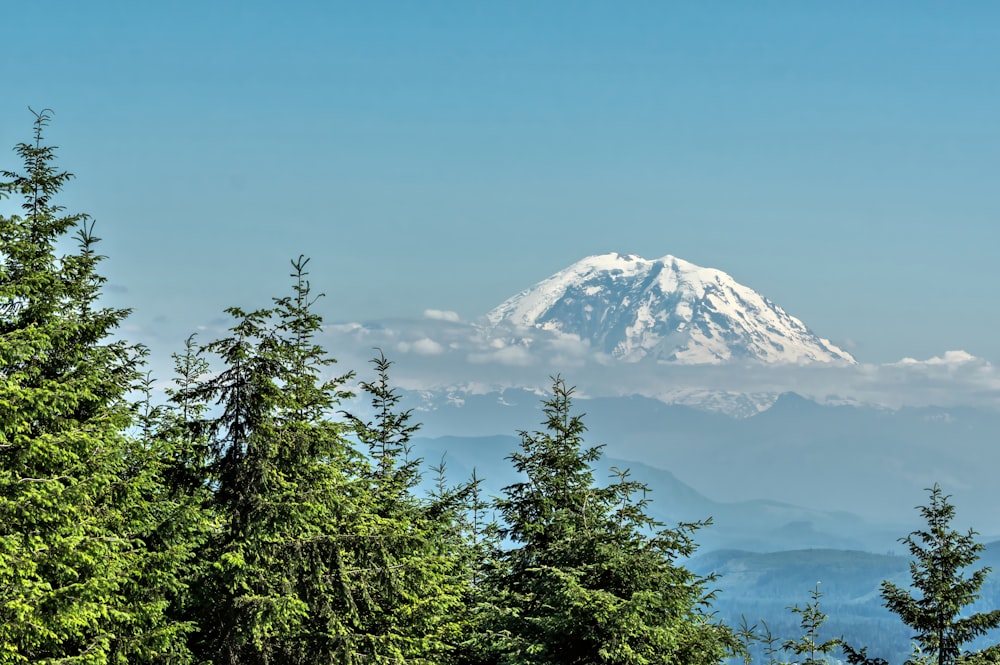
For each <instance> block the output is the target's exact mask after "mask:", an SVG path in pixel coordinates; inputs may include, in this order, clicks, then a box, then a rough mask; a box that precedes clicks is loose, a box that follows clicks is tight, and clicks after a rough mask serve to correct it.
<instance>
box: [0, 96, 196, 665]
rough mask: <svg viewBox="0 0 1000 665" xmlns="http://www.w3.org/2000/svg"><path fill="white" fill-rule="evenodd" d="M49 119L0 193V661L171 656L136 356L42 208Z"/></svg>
mask: <svg viewBox="0 0 1000 665" xmlns="http://www.w3.org/2000/svg"><path fill="white" fill-rule="evenodd" d="M49 119H50V115H49V112H47V111H43V112H41V113H37V114H35V132H34V140H33V141H32V142H31V143H22V144H19V145H18V146H17V148H16V152H17V154H18V155H19V157H20V158H21V160H22V161H23V165H24V166H23V169H24V170H23V172H21V173H18V172H13V171H4V172H3V173H2V176H3V177H4V178H6V179H7V181H6V182H4V183H2V184H0V192H3V193H4V194H8V195H15V196H20V197H21V198H22V200H23V202H22V204H21V210H22V214H21V215H13V216H10V217H2V216H0V662H8V663H18V662H31V663H55V662H59V663H103V662H108V661H109V660H111V661H115V662H143V661H146V660H150V659H152V658H153V656H154V654H169V653H173V654H176V655H177V659H176V660H178V661H182V660H183V658H184V649H183V645H182V638H183V633H184V632H185V628H184V627H183V626H177V625H172V624H171V622H170V621H169V620H167V618H166V616H165V610H166V605H167V601H166V599H165V596H164V593H165V589H166V587H169V586H170V585H172V584H173V581H172V580H170V576H171V574H172V567H173V566H174V565H175V564H176V563H177V561H178V560H180V559H183V554H182V553H178V552H177V551H176V550H175V549H173V548H174V547H175V545H177V544H176V543H172V544H170V545H164V547H163V548H162V549H159V550H156V547H155V546H154V547H149V546H148V545H147V542H146V538H147V537H148V536H149V535H150V534H151V533H153V532H154V531H156V530H157V524H158V522H159V520H161V518H162V515H160V514H158V513H157V508H156V507H155V505H154V504H155V503H156V501H157V500H158V498H159V497H160V491H161V489H162V488H161V486H160V485H159V477H158V471H157V468H156V464H155V463H153V461H152V460H151V458H152V457H155V453H153V452H151V451H150V450H149V449H148V447H147V445H146V444H147V442H146V441H144V440H142V439H132V438H130V437H128V436H126V434H125V432H126V431H127V430H128V429H129V428H130V427H131V426H132V425H133V423H134V416H133V410H132V405H131V404H130V403H129V402H128V400H127V398H126V396H127V393H128V392H129V391H130V389H132V387H133V386H134V385H135V383H136V381H137V379H138V373H137V370H136V368H137V367H138V366H139V364H140V363H141V358H142V351H141V350H140V349H138V348H136V347H134V346H131V345H129V344H128V343H126V342H124V341H121V340H113V339H110V337H109V336H110V335H111V334H112V332H113V331H114V330H115V329H116V328H117V327H118V326H119V325H120V324H121V322H122V321H123V320H124V319H125V317H126V316H127V314H128V312H127V311H126V310H122V309H115V308H110V307H103V306H101V305H100V304H99V298H100V294H101V288H102V285H103V284H104V281H105V280H104V278H103V277H101V276H100V274H99V273H98V272H97V267H98V264H99V263H100V261H101V259H102V257H101V256H100V255H98V254H97V253H96V252H95V248H96V243H97V242H98V240H99V239H98V238H96V237H95V236H94V234H93V224H92V223H91V222H90V220H89V218H88V217H87V216H86V215H82V214H65V212H64V211H63V209H62V208H61V207H60V206H58V205H56V203H55V199H56V196H57V195H58V193H59V191H60V190H61V189H62V187H63V186H64V185H65V184H66V182H67V181H69V180H70V179H71V178H72V176H71V175H70V174H69V173H67V172H65V171H60V170H59V169H57V168H56V167H55V166H54V165H53V160H54V157H55V149H54V148H53V147H50V146H46V145H44V143H43V130H44V129H45V127H46V126H47V125H48V122H49ZM74 229H75V230H76V238H77V249H76V251H75V252H74V253H70V254H65V255H59V254H58V253H57V246H58V245H59V243H60V242H61V241H63V240H64V239H65V237H66V236H67V235H68V234H70V233H71V232H72V231H73V230H74ZM154 569H155V570H154ZM161 575H162V576H165V578H167V581H165V582H164V584H163V585H160V584H153V585H149V584H147V582H149V581H150V579H151V578H152V577H156V576H161ZM164 585H165V586H164Z"/></svg>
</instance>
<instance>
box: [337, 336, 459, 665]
mask: <svg viewBox="0 0 1000 665" xmlns="http://www.w3.org/2000/svg"><path fill="white" fill-rule="evenodd" d="M372 364H373V365H374V366H375V372H376V380H375V381H372V382H362V384H361V389H362V390H363V391H364V393H365V394H367V395H368V396H369V397H370V399H371V405H372V407H373V411H374V414H375V415H374V418H373V419H372V420H371V421H364V420H362V419H360V418H358V417H356V416H353V415H348V419H349V422H350V423H351V424H352V426H353V432H354V435H355V437H357V439H358V440H359V442H360V443H361V445H363V446H364V447H365V448H367V451H368V458H369V460H370V465H371V466H370V467H369V468H368V469H367V470H366V471H365V472H364V474H363V480H364V481H365V482H366V490H365V495H366V496H367V497H369V501H370V503H369V504H368V509H369V510H368V512H367V514H366V515H365V516H364V518H363V527H364V531H363V534H364V535H365V536H366V538H364V539H359V540H357V541H356V543H357V547H356V548H354V549H353V551H352V554H353V557H354V558H353V560H354V561H356V562H358V564H359V568H358V569H357V570H356V571H355V575H354V577H353V581H354V583H355V586H356V588H357V589H358V592H357V593H356V596H355V600H356V603H357V605H358V608H359V634H358V637H357V647H356V648H357V651H358V652H359V656H362V657H364V658H365V662H373V663H424V662H428V663H443V662H447V661H449V660H450V659H451V658H452V657H453V656H454V653H455V646H456V644H457V643H458V642H459V639H460V635H461V608H462V601H463V599H464V596H465V594H466V586H467V580H466V578H465V576H464V574H463V568H462V566H463V564H464V563H466V562H465V561H464V559H463V543H462V541H461V538H462V535H461V532H460V529H459V528H458V520H459V513H460V509H461V505H462V501H463V497H464V494H465V492H466V491H467V490H466V489H465V488H463V487H457V488H449V487H448V486H447V483H446V480H445V473H444V467H443V466H440V467H439V468H438V482H437V488H436V490H434V491H433V492H432V493H431V495H430V496H429V497H424V498H421V497H418V496H417V494H416V487H417V484H418V483H419V481H420V479H421V474H420V471H419V467H420V462H421V460H419V459H414V458H412V457H411V456H410V448H411V442H410V439H411V437H412V435H413V433H414V432H416V431H417V429H418V428H419V425H416V424H411V423H410V418H411V415H412V414H411V412H410V411H408V410H400V408H399V401H400V396H399V393H398V392H397V391H396V389H395V388H394V387H392V385H391V382H390V380H389V368H390V367H391V365H392V363H391V362H390V361H389V360H388V359H386V357H385V355H384V354H383V353H382V352H381V351H380V352H379V355H378V356H376V357H375V358H374V359H373V360H372Z"/></svg>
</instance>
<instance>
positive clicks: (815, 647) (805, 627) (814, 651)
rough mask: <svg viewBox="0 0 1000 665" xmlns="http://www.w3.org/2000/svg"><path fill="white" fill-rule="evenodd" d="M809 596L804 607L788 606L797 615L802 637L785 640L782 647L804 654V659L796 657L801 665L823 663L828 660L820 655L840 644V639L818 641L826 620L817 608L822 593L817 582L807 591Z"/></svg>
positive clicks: (788, 650)
mask: <svg viewBox="0 0 1000 665" xmlns="http://www.w3.org/2000/svg"><path fill="white" fill-rule="evenodd" d="M809 597H810V600H811V602H808V603H806V605H805V607H799V606H798V605H794V606H792V607H791V608H789V609H790V610H791V612H792V614H797V615H798V616H799V625H800V626H801V628H802V637H800V638H799V639H797V640H786V641H785V643H784V644H783V645H782V647H783V649H784V650H785V651H786V652H788V653H791V654H792V655H794V656H805V657H806V658H805V660H801V661H799V660H798V659H796V661H797V662H800V663H801V665H823V663H826V662H828V661H827V659H826V658H823V657H822V656H824V655H825V654H828V653H831V652H833V650H834V649H835V648H837V645H838V644H840V640H837V639H832V640H826V641H822V642H821V641H820V636H819V630H820V627H821V626H822V625H823V622H824V621H826V615H825V614H823V612H822V611H820V609H819V601H820V598H822V597H823V593H822V592H821V591H820V590H819V582H817V583H816V586H815V587H814V588H813V590H812V591H810V592H809Z"/></svg>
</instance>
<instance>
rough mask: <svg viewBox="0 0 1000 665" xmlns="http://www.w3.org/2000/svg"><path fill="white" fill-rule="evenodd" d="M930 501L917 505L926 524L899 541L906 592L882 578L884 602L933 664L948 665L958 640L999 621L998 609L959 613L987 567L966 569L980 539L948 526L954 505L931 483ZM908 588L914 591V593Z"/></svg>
mask: <svg viewBox="0 0 1000 665" xmlns="http://www.w3.org/2000/svg"><path fill="white" fill-rule="evenodd" d="M928 491H929V492H930V502H929V503H928V505H926V506H920V508H919V510H920V514H921V516H922V517H923V518H924V520H925V521H926V523H927V525H926V528H924V529H921V530H918V531H914V532H912V533H911V534H910V535H908V536H907V537H906V538H903V539H901V542H903V543H906V545H907V547H908V548H909V550H910V555H911V556H912V557H913V558H914V560H913V561H911V562H910V576H911V578H912V580H913V582H912V590H913V591H912V592H911V590H910V589H905V588H902V587H899V586H897V585H896V584H893V583H892V582H889V581H885V582H883V583H882V598H883V599H884V601H885V606H886V607H887V608H889V610H890V611H892V612H893V613H895V614H896V615H898V616H899V618H900V619H901V620H902V621H903V623H904V624H906V625H907V626H909V627H910V628H912V629H913V630H914V631H916V632H915V634H914V636H913V639H914V640H916V641H917V644H918V645H919V647H920V649H921V652H922V653H925V654H927V655H930V656H933V657H934V662H936V663H937V665H949V664H951V663H954V662H956V661H957V660H958V659H959V657H960V656H961V655H962V647H963V645H965V644H967V643H969V642H971V641H972V640H974V639H976V638H977V637H979V636H981V635H984V634H985V633H986V632H988V631H989V630H992V629H993V628H996V627H997V626H1000V610H992V611H990V612H979V613H972V614H967V615H963V608H966V607H967V606H968V605H970V604H971V603H973V602H975V600H976V599H977V598H978V597H979V591H980V589H981V588H982V586H983V583H984V582H985V581H986V576H987V575H988V574H989V572H990V569H989V568H980V569H977V570H974V571H972V572H970V573H968V574H966V569H967V568H968V567H969V566H971V565H973V564H974V563H975V562H976V561H977V560H978V559H979V553H980V552H982V551H983V549H984V547H983V545H982V544H980V543H977V542H976V540H975V535H976V533H975V531H972V530H971V529H970V530H969V531H968V532H967V533H965V534H962V533H959V532H958V531H956V530H954V529H953V528H952V527H951V521H952V519H953V518H954V516H955V507H954V506H953V505H952V504H951V503H949V501H948V499H949V497H948V496H947V495H945V494H944V493H943V492H942V491H941V488H940V487H939V486H938V485H937V484H935V485H934V486H933V487H932V488H930V489H929V490H928ZM914 592H915V593H916V595H914Z"/></svg>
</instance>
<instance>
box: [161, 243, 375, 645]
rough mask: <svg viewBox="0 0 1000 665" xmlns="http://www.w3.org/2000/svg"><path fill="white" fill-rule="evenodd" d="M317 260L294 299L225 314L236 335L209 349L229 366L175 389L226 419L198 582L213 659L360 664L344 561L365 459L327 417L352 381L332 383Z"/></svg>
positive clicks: (218, 435) (297, 277)
mask: <svg viewBox="0 0 1000 665" xmlns="http://www.w3.org/2000/svg"><path fill="white" fill-rule="evenodd" d="M306 263H307V261H306V260H305V259H303V258H301V257H300V259H299V260H297V261H293V273H292V277H293V279H294V285H293V295H292V296H290V297H287V298H281V299H276V300H275V307H274V308H271V309H262V310H257V311H252V312H246V311H243V310H241V309H239V308H231V309H229V310H227V311H228V312H229V313H230V314H231V315H232V316H233V317H234V319H235V323H234V325H233V326H232V328H231V329H230V335H229V336H228V337H225V338H223V339H220V340H217V341H215V342H212V343H210V344H208V345H207V346H205V347H204V351H206V352H209V353H213V354H215V355H216V356H218V358H219V359H220V360H221V362H222V365H223V368H222V370H221V371H219V372H218V373H217V374H215V375H214V376H209V377H207V378H203V379H202V380H200V381H198V382H197V383H195V384H194V385H192V386H190V387H189V388H188V389H186V390H181V391H180V392H179V394H178V398H179V399H181V400H191V401H193V402H194V403H200V402H204V401H209V402H211V401H215V402H217V404H218V411H219V412H218V414H217V415H216V417H214V418H209V419H207V420H206V422H204V423H203V424H204V426H205V431H206V432H207V434H208V435H209V437H210V443H211V448H212V449H211V456H212V458H213V463H212V478H213V480H212V483H213V487H214V498H213V508H214V511H215V515H216V519H217V520H218V521H219V528H218V530H217V532H216V533H215V534H214V535H213V537H212V539H211V540H210V541H209V543H208V545H207V546H206V550H205V552H204V555H203V556H204V557H205V558H206V559H207V560H208V561H209V562H210V565H209V567H208V568H206V570H205V574H204V577H203V578H202V579H201V580H200V581H199V584H198V589H199V592H200V597H199V599H198V602H197V605H198V607H199V608H200V610H199V615H200V625H201V633H200V635H199V636H198V639H197V641H196V643H195V648H196V651H197V653H198V654H199V656H200V657H201V658H202V659H204V660H214V661H216V662H224V663H321V662H322V663H326V662H338V663H351V662H356V658H355V656H354V651H353V646H354V645H353V641H352V639H351V636H352V635H353V633H354V632H355V628H356V619H357V607H356V605H355V603H354V599H353V596H352V588H351V587H352V579H351V575H352V573H351V565H352V564H351V562H350V561H347V560H345V552H346V551H347V549H348V547H347V544H349V542H350V541H351V540H352V539H356V538H358V534H357V531H356V530H355V529H354V523H355V520H356V518H355V515H356V514H357V512H358V511H357V508H356V504H357V502H358V501H359V500H361V499H359V497H357V496H356V495H357V493H358V489H359V488H358V484H357V483H356V482H355V481H354V480H353V478H354V477H356V476H357V473H358V472H357V471H356V469H355V467H356V465H357V464H358V463H359V460H358V456H357V455H356V454H355V453H354V452H353V450H352V449H351V447H350V446H349V445H348V444H347V442H346V440H345V437H344V431H343V430H344V428H343V427H342V426H341V425H340V424H338V423H335V422H333V421H331V420H330V419H329V415H330V414H331V412H332V410H333V408H334V407H335V406H336V404H337V403H338V402H339V400H340V399H341V398H343V397H344V396H345V394H346V393H345V392H344V391H343V389H342V385H343V384H344V382H345V381H346V380H347V378H348V376H343V377H338V378H334V379H329V380H324V379H323V378H322V377H321V374H322V373H323V372H324V371H325V369H326V368H327V367H328V366H329V365H330V364H332V363H333V362H334V361H333V359H332V358H329V357H328V356H327V355H326V353H325V351H324V350H323V349H322V347H320V346H319V345H318V344H317V343H316V342H315V335H316V333H317V331H318V330H319V329H320V326H321V319H320V318H319V316H318V315H317V314H315V313H314V312H313V311H312V305H313V302H314V298H313V296H312V295H311V291H310V287H309V283H308V280H307V279H306V274H307V273H306V270H305V267H306Z"/></svg>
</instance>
